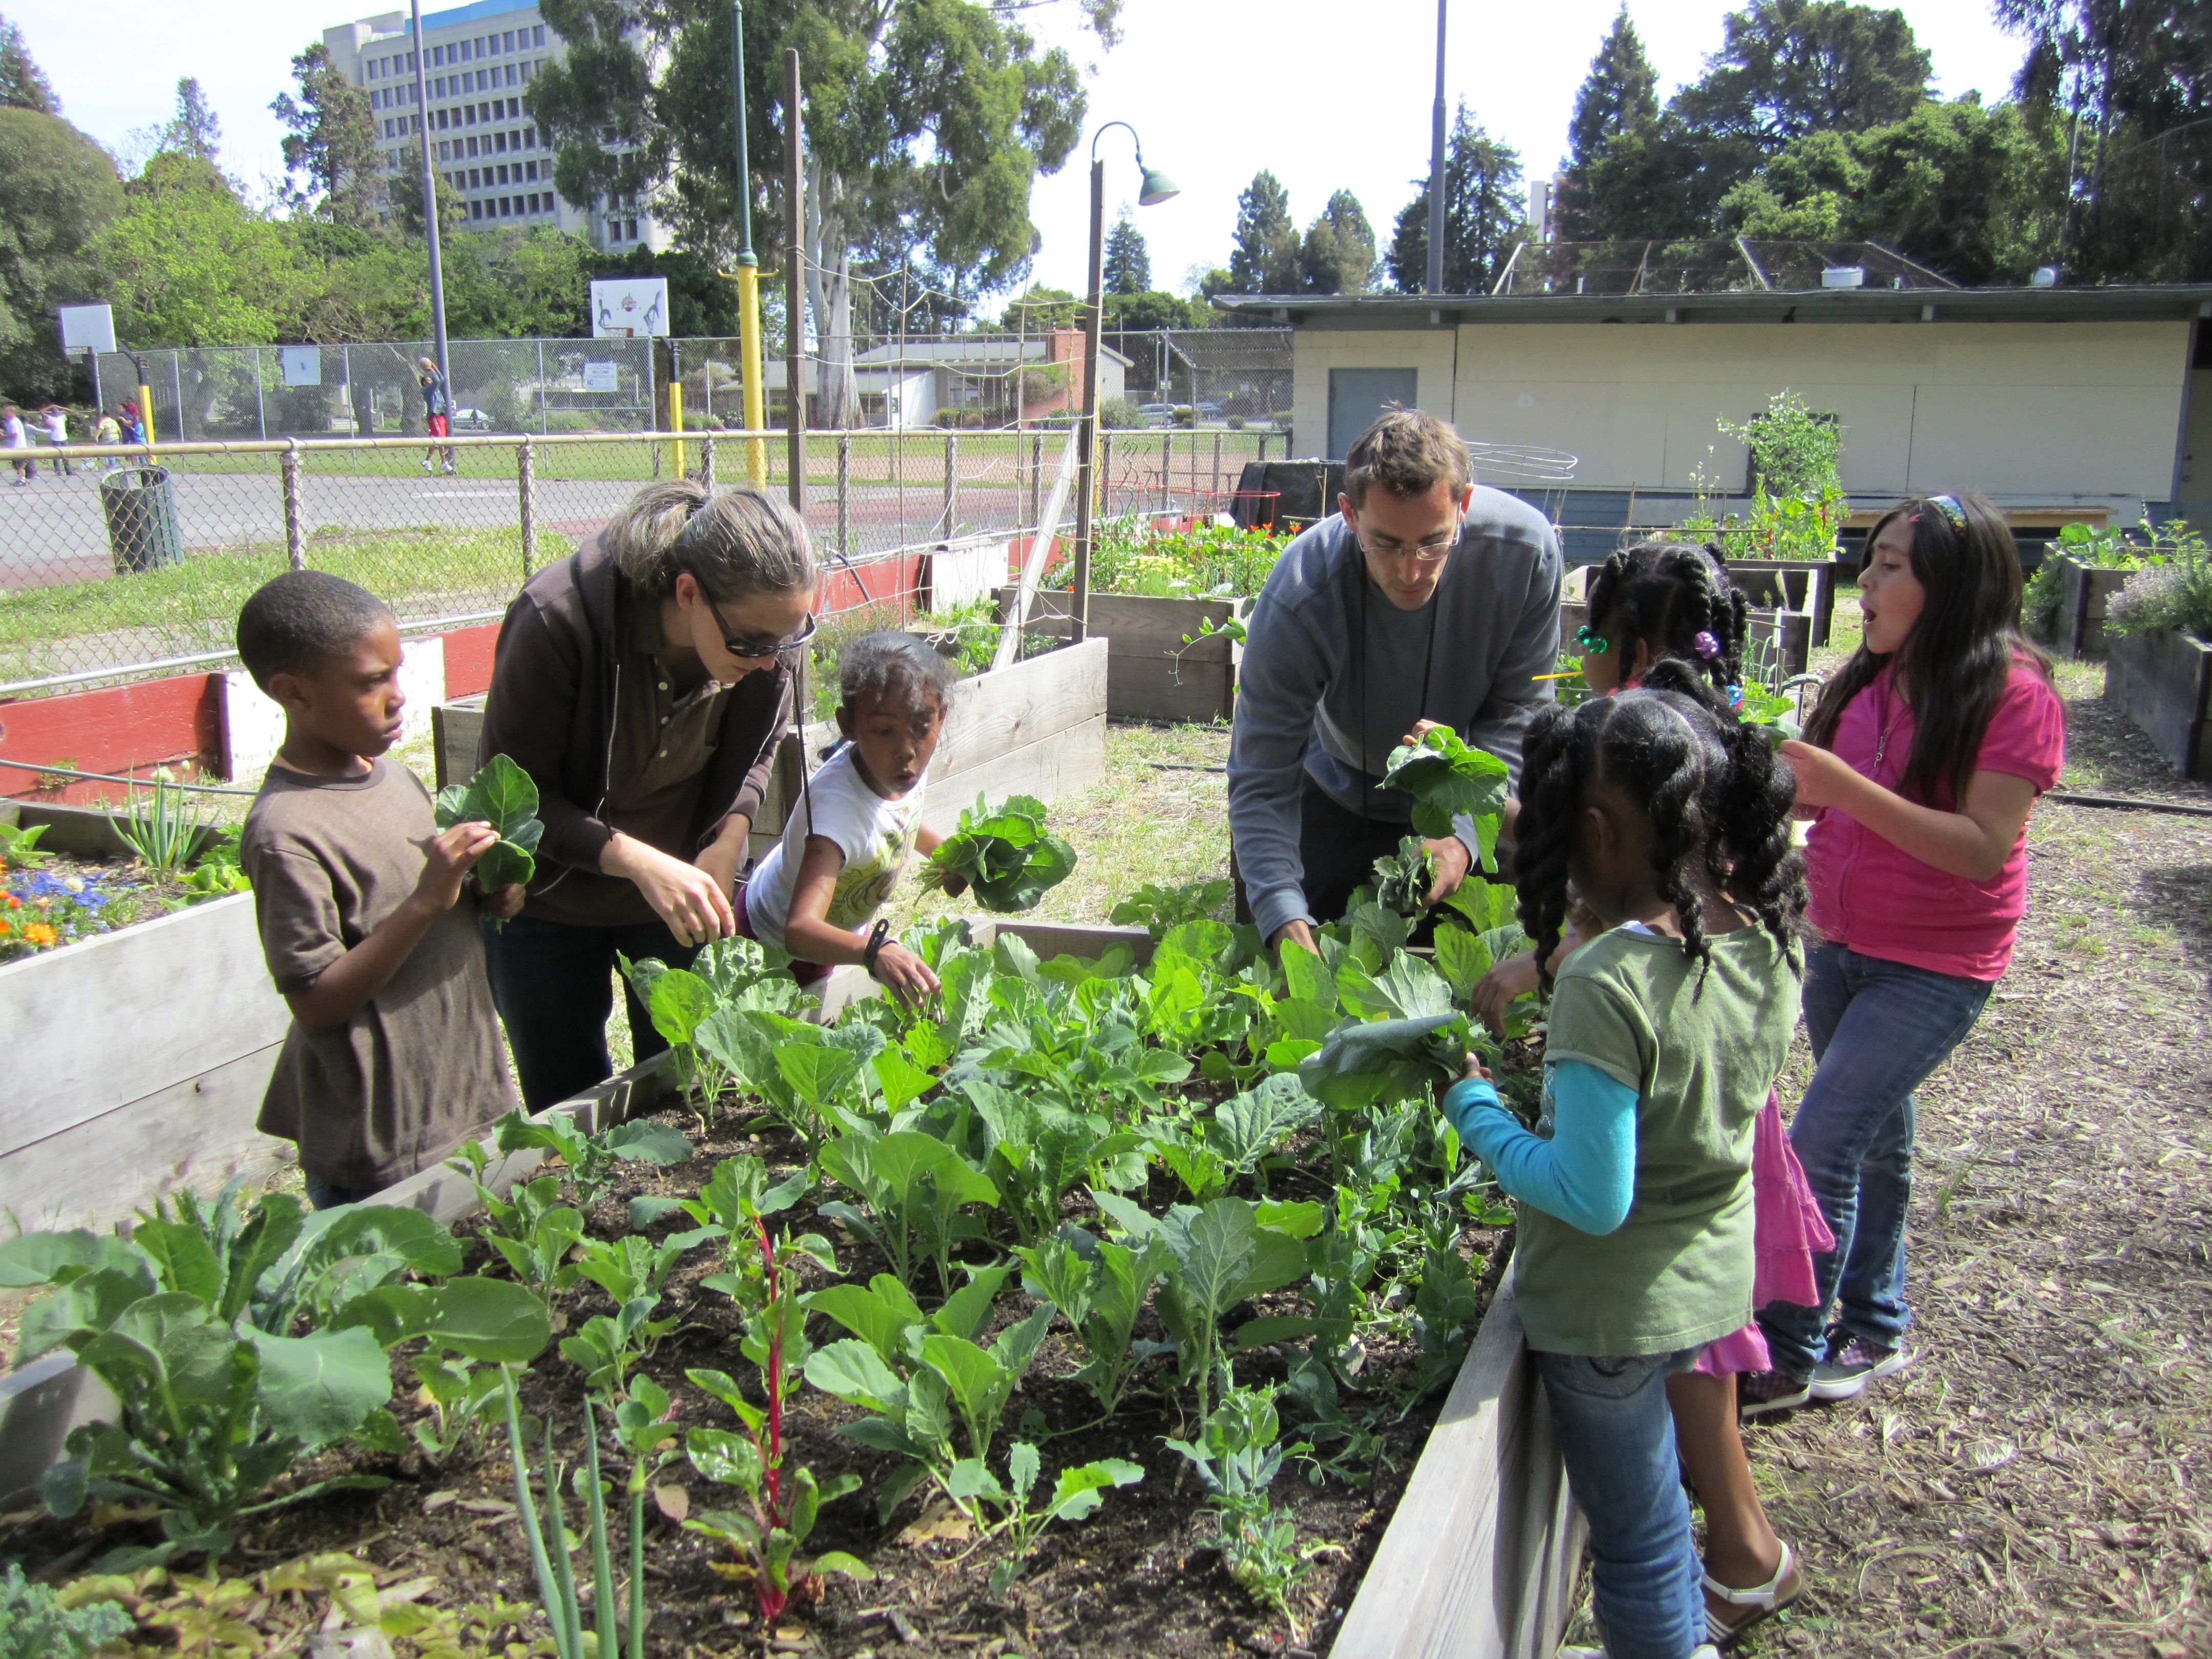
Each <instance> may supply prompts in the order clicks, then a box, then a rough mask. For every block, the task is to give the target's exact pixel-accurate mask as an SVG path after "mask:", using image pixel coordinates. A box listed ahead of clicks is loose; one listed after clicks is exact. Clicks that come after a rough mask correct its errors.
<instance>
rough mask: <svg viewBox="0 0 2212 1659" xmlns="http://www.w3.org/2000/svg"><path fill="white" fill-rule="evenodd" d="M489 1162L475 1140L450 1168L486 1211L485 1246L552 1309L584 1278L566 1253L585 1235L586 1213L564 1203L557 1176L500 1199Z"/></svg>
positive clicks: (523, 1186)
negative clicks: (488, 1178) (487, 1177)
mask: <svg viewBox="0 0 2212 1659" xmlns="http://www.w3.org/2000/svg"><path fill="white" fill-rule="evenodd" d="M487 1164H489V1158H487V1157H486V1155H485V1152H484V1149H483V1145H482V1143H481V1142H478V1141H473V1140H472V1141H469V1142H466V1143H465V1144H464V1145H463V1146H462V1148H461V1152H460V1155H459V1157H456V1158H448V1159H447V1167H448V1168H449V1169H454V1170H459V1171H460V1172H461V1173H462V1174H464V1175H465V1176H468V1177H469V1180H470V1182H471V1184H472V1185H473V1186H474V1187H475V1188H476V1189H477V1201H478V1202H480V1203H481V1204H482V1205H483V1208H484V1218H485V1224H486V1225H485V1227H484V1235H483V1236H484V1238H485V1240H486V1242H487V1243H489V1244H490V1245H491V1247H492V1249H495V1250H496V1251H498V1252H499V1255H500V1257H501V1260H503V1261H505V1262H506V1263H507V1267H508V1268H509V1269H510V1270H511V1271H512V1272H513V1274H514V1276H515V1278H516V1279H519V1280H520V1281H521V1282H522V1283H523V1284H525V1285H528V1286H529V1287H530V1288H531V1289H532V1291H536V1292H537V1293H538V1297H539V1298H540V1299H541V1300H543V1301H544V1303H545V1304H546V1305H547V1307H548V1308H549V1309H550V1307H551V1305H552V1301H553V1298H554V1297H556V1296H557V1295H559V1294H560V1293H561V1292H562V1291H565V1290H568V1288H570V1287H571V1286H572V1285H574V1284H575V1282H576V1280H577V1279H578V1278H579V1277H580V1273H579V1272H578V1269H577V1267H576V1264H575V1263H574V1262H573V1261H569V1260H568V1255H569V1252H571V1251H572V1250H574V1249H575V1248H576V1246H577V1245H578V1244H579V1243H581V1242H582V1239H583V1237H584V1218H583V1215H582V1212H580V1211H578V1210H576V1209H575V1208H574V1207H573V1206H569V1205H567V1204H563V1203H562V1201H561V1179H560V1177H559V1176H550V1175H548V1176H538V1178H537V1179H536V1180H534V1181H528V1182H517V1183H516V1184H515V1186H514V1187H513V1188H512V1189H511V1190H510V1192H509V1193H508V1194H507V1197H505V1198H501V1196H500V1195H499V1194H498V1193H497V1192H495V1190H493V1188H490V1187H489V1186H488V1185H487V1184H485V1182H484V1179H483V1172H484V1169H485V1167H486V1165H487Z"/></svg>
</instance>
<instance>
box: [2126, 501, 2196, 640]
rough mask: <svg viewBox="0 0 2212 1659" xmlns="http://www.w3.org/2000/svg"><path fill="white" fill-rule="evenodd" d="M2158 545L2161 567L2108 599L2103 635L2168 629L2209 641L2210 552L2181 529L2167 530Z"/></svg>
mask: <svg viewBox="0 0 2212 1659" xmlns="http://www.w3.org/2000/svg"><path fill="white" fill-rule="evenodd" d="M2160 539H2161V543H2162V551H2161V554H2160V560H2159V562H2157V563H2155V564H2147V565H2146V566H2145V567H2144V568H2142V569H2140V570H2137V571H2136V573H2135V574H2133V575H2131V576H2130V577H2129V578H2128V580H2127V586H2124V587H2123V588H2122V589H2121V590H2120V591H2119V592H2117V593H2115V594H2113V595H2112V602H2111V603H2110V605H2107V606H2106V611H2105V631H2106V633H2108V634H2120V635H2138V634H2145V633H2148V632H2149V631H2150V630H2151V629H2154V628H2170V629H2174V630H2175V631H2176V632H2178V633H2182V634H2187V635H2191V636H2193V637H2195V638H2197V639H2200V640H2212V549H2208V548H2207V547H2206V546H2205V544H2204V539H2203V537H2201V536H2199V535H2197V533H2196V532H2193V531H2191V530H2189V529H2187V528H2186V527H2185V526H2181V525H2179V524H2175V525H2169V526H2166V528H2165V531H2164V532H2161V538H2160Z"/></svg>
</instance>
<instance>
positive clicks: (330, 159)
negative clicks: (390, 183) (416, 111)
mask: <svg viewBox="0 0 2212 1659" xmlns="http://www.w3.org/2000/svg"><path fill="white" fill-rule="evenodd" d="M292 75H293V78H294V79H295V80H296V81H297V82H299V85H300V96H299V97H298V99H297V100H295V99H294V98H293V96H292V95H291V94H289V93H282V92H280V93H278V94H276V97H275V98H274V99H273V100H270V105H269V109H270V113H271V114H273V115H274V116H276V118H277V120H279V121H280V122H282V123H283V125H285V126H286V127H287V128H288V129H289V131H287V133H286V134H285V137H284V167H285V169H286V171H287V172H288V173H291V174H293V175H294V176H295V179H296V178H297V177H298V176H299V175H301V174H304V175H305V176H306V179H307V183H306V185H305V186H304V187H302V186H301V185H299V184H297V183H295V184H294V185H292V200H293V205H294V207H295V209H300V208H305V207H307V206H308V205H310V204H312V205H313V208H314V210H315V212H316V214H317V215H318V216H319V217H322V218H325V219H328V220H330V221H331V222H332V223H334V224H341V225H355V226H361V227H366V226H368V225H372V224H374V223H376V222H378V221H380V220H381V219H382V218H383V216H384V210H385V205H386V204H385V190H384V178H383V174H382V172H381V170H380V160H379V157H378V155H377V153H376V117H375V115H374V112H372V111H371V110H370V108H369V103H368V94H367V93H366V92H364V91H362V89H361V88H359V87H356V85H354V83H353V82H351V81H349V80H348V79H347V78H346V74H345V71H344V70H342V69H340V68H339V67H338V66H337V63H336V62H335V61H334V60H333V59H332V58H331V49H330V48H329V47H328V46H325V45H324V44H323V43H322V42H321V41H320V40H318V41H316V42H314V44H313V45H312V46H309V47H308V48H307V50H306V51H305V52H301V54H300V55H299V56H298V57H296V58H294V59H293V60H292Z"/></svg>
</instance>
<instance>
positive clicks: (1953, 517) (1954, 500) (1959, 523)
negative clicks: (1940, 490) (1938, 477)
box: [1916, 495, 1966, 534]
mask: <svg viewBox="0 0 2212 1659" xmlns="http://www.w3.org/2000/svg"><path fill="white" fill-rule="evenodd" d="M1928 504H1929V506H1930V507H1934V508H1935V509H1936V511H1937V512H1938V513H1942V515H1943V516H1944V518H1945V519H1946V520H1948V521H1949V523H1950V526H1951V528H1952V529H1954V530H1956V531H1958V532H1960V533H1961V534H1964V533H1965V532H1966V508H1965V507H1961V506H1960V505H1959V498H1958V497H1957V496H1956V495H1930V496H1929V498H1928ZM1916 522H1917V520H1916Z"/></svg>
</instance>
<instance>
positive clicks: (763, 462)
mask: <svg viewBox="0 0 2212 1659" xmlns="http://www.w3.org/2000/svg"><path fill="white" fill-rule="evenodd" d="M751 259H752V256H751V255H750V254H747V255H745V256H744V258H742V259H741V260H740V261H739V263H738V356H741V357H742V358H744V365H743V368H742V370H741V372H742V373H743V374H744V398H745V430H746V431H748V432H761V431H765V430H766V429H767V427H768V399H767V398H766V397H765V396H763V391H762V387H761V325H760V267H759V266H758V265H757V264H753V263H752V262H751ZM745 477H747V478H748V479H750V481H751V483H752V486H753V488H754V489H764V488H766V487H767V484H768V446H767V444H766V443H765V442H763V441H762V440H761V439H758V438H748V439H747V440H746V441H745Z"/></svg>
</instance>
